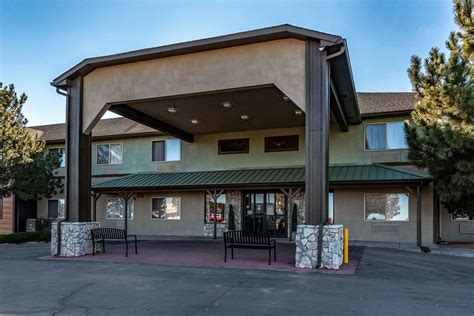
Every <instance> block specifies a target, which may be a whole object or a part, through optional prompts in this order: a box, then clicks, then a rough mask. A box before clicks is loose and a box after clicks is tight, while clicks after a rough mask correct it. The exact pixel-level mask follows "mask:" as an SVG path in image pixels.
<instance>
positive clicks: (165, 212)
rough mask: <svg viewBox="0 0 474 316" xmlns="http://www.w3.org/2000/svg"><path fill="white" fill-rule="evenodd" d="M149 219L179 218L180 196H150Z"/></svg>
mask: <svg viewBox="0 0 474 316" xmlns="http://www.w3.org/2000/svg"><path fill="white" fill-rule="evenodd" d="M151 219H181V198H180V197H176V196H175V197H157V198H152V199H151Z"/></svg>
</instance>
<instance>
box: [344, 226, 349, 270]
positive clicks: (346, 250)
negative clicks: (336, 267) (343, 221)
mask: <svg viewBox="0 0 474 316" xmlns="http://www.w3.org/2000/svg"><path fill="white" fill-rule="evenodd" d="M348 263H349V228H344V264H348Z"/></svg>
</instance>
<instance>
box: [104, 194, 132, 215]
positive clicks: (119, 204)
mask: <svg viewBox="0 0 474 316" xmlns="http://www.w3.org/2000/svg"><path fill="white" fill-rule="evenodd" d="M134 204H135V203H134V202H133V199H129V200H128V208H127V213H128V219H133V213H134ZM124 218H125V201H124V199H121V198H111V199H107V219H124Z"/></svg>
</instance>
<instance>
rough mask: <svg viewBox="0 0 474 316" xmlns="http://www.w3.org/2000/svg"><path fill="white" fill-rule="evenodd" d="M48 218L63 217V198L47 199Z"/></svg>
mask: <svg viewBox="0 0 474 316" xmlns="http://www.w3.org/2000/svg"><path fill="white" fill-rule="evenodd" d="M48 218H64V199H55V200H48Z"/></svg>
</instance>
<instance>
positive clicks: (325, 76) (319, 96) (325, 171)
mask: <svg viewBox="0 0 474 316" xmlns="http://www.w3.org/2000/svg"><path fill="white" fill-rule="evenodd" d="M320 47H321V46H320V43H319V42H318V41H314V40H307V41H306V179H305V180H306V190H305V219H306V224H309V225H319V224H324V223H325V221H326V218H327V212H328V194H329V124H330V114H329V69H328V63H327V61H326V58H325V57H326V52H325V51H320Z"/></svg>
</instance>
